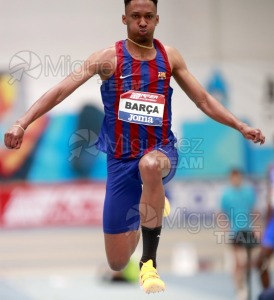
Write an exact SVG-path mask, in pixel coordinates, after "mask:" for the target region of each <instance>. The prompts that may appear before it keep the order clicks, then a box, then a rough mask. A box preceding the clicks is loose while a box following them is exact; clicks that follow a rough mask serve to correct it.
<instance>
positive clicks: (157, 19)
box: [156, 15, 160, 25]
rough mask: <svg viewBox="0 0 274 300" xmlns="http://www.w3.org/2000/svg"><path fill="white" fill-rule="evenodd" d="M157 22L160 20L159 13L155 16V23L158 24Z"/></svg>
mask: <svg viewBox="0 0 274 300" xmlns="http://www.w3.org/2000/svg"><path fill="white" fill-rule="evenodd" d="M159 22H160V17H159V15H157V16H156V25H158V24H159Z"/></svg>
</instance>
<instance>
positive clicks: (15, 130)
mask: <svg viewBox="0 0 274 300" xmlns="http://www.w3.org/2000/svg"><path fill="white" fill-rule="evenodd" d="M24 133H25V131H24V130H23V128H21V127H17V126H12V127H11V128H10V129H9V130H8V131H7V132H6V133H5V137H4V142H5V145H6V147H7V148H9V149H20V147H21V144H22V142H23V137H24Z"/></svg>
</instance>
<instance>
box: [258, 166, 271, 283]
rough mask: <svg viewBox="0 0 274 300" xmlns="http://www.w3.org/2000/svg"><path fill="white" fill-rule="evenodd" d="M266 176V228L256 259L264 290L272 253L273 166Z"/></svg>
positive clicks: (268, 275)
mask: <svg viewBox="0 0 274 300" xmlns="http://www.w3.org/2000/svg"><path fill="white" fill-rule="evenodd" d="M267 175H268V176H267V177H268V178H267V184H268V189H267V190H268V193H267V215H266V228H265V232H264V237H263V240H262V246H261V251H260V255H259V259H258V268H259V272H260V277H261V283H262V286H263V288H264V289H268V288H270V285H271V281H270V274H269V265H270V258H271V256H272V254H273V252H274V164H272V165H271V166H270V167H269V170H268V174H267Z"/></svg>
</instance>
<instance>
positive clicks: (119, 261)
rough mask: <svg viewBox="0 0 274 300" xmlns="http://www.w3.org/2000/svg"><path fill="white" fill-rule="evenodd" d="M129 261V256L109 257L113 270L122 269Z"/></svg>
mask: <svg viewBox="0 0 274 300" xmlns="http://www.w3.org/2000/svg"><path fill="white" fill-rule="evenodd" d="M128 262H129V258H122V257H119V258H109V259H108V264H109V267H110V268H111V269H112V270H113V271H121V270H123V269H124V268H125V267H126V266H127V264H128Z"/></svg>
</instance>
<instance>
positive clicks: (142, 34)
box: [122, 0, 159, 43]
mask: <svg viewBox="0 0 274 300" xmlns="http://www.w3.org/2000/svg"><path fill="white" fill-rule="evenodd" d="M122 20H123V23H124V24H125V25H127V31H128V37H129V38H131V39H133V40H134V41H136V42H139V43H146V42H151V40H152V39H153V34H154V30H155V26H156V25H157V24H158V23H159V16H158V15H157V8H156V6H155V4H154V3H153V2H152V1H150V0H132V1H131V2H130V3H129V4H128V5H127V6H126V11H125V15H123V17H122Z"/></svg>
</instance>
